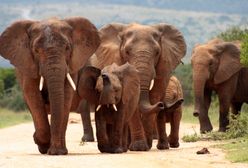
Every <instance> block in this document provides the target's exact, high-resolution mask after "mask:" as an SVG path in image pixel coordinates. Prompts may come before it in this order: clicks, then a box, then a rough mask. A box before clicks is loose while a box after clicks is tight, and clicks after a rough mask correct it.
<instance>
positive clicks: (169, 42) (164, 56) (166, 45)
mask: <svg viewBox="0 0 248 168" xmlns="http://www.w3.org/2000/svg"><path fill="white" fill-rule="evenodd" d="M154 27H155V28H156V29H158V31H159V32H161V44H160V45H161V56H160V60H159V62H158V65H157V70H156V72H157V76H164V75H166V76H168V75H169V74H170V73H171V72H172V71H173V70H174V69H175V68H176V67H177V65H178V64H179V63H181V59H182V58H183V57H184V56H185V54H186V48H187V47H186V43H185V40H184V37H183V35H182V33H181V32H180V31H179V30H178V29H176V28H175V27H174V26H172V25H168V24H158V25H155V26H154ZM164 72H166V73H168V74H164Z"/></svg>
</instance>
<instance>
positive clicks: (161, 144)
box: [157, 143, 169, 150]
mask: <svg viewBox="0 0 248 168" xmlns="http://www.w3.org/2000/svg"><path fill="white" fill-rule="evenodd" d="M157 149H159V150H165V149H169V145H168V143H158V144H157Z"/></svg>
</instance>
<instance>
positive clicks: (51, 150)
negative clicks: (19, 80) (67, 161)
mask: <svg viewBox="0 0 248 168" xmlns="http://www.w3.org/2000/svg"><path fill="white" fill-rule="evenodd" d="M47 154H48V155H67V154H68V150H67V149H66V147H62V148H58V147H53V146H51V147H50V148H49V149H48V152H47Z"/></svg>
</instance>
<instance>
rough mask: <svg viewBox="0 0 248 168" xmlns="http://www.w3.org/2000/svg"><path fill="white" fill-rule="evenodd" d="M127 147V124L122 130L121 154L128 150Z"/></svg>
mask: <svg viewBox="0 0 248 168" xmlns="http://www.w3.org/2000/svg"><path fill="white" fill-rule="evenodd" d="M127 145H128V124H125V125H124V128H123V135H122V149H123V152H127V149H128V148H127Z"/></svg>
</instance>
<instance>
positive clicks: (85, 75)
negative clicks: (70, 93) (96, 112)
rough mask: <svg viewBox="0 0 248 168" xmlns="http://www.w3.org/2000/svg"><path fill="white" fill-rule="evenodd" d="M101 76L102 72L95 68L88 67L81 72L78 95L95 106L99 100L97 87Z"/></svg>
mask: <svg viewBox="0 0 248 168" xmlns="http://www.w3.org/2000/svg"><path fill="white" fill-rule="evenodd" d="M100 74H101V70H100V69H98V68H95V67H93V66H86V67H84V68H82V69H81V70H80V71H79V80H78V85H77V87H78V89H77V90H78V95H79V96H80V97H81V98H85V99H86V100H87V101H89V102H90V103H93V104H95V103H96V102H97V101H98V98H99V95H98V93H97V91H96V89H95V86H96V81H97V78H98V77H99V76H100Z"/></svg>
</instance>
